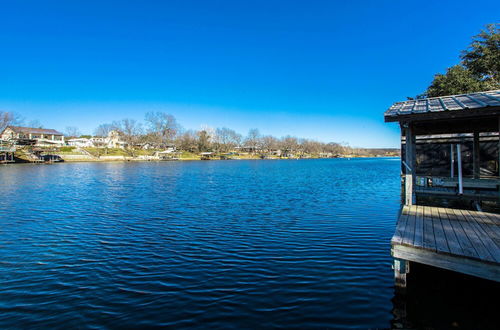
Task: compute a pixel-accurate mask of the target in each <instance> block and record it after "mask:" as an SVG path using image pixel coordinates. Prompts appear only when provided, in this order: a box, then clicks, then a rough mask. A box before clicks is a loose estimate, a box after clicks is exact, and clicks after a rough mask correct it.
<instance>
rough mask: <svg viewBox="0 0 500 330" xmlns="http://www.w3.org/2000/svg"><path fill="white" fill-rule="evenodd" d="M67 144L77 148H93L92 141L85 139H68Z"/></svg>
mask: <svg viewBox="0 0 500 330" xmlns="http://www.w3.org/2000/svg"><path fill="white" fill-rule="evenodd" d="M67 143H68V145H69V146H72V147H79V148H89V147H93V146H94V143H93V142H92V140H91V139H86V138H78V139H70V140H68V141H67Z"/></svg>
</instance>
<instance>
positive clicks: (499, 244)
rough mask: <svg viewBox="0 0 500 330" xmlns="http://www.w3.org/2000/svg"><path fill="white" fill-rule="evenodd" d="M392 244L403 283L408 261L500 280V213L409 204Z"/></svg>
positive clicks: (397, 278)
mask: <svg viewBox="0 0 500 330" xmlns="http://www.w3.org/2000/svg"><path fill="white" fill-rule="evenodd" d="M391 245H392V255H393V256H394V258H395V259H396V261H399V262H400V263H398V262H396V263H395V267H396V269H395V270H396V281H398V280H399V281H400V282H402V283H400V284H403V285H404V284H406V273H407V272H409V269H408V266H409V265H408V261H411V262H418V263H422V264H426V265H430V266H435V267H439V268H445V269H448V270H452V271H456V272H460V273H464V274H468V275H473V276H477V277H481V278H485V279H489V280H494V281H497V282H500V214H493V213H486V212H475V211H468V210H458V209H450V208H442V207H430V206H422V205H406V206H404V207H403V209H402V211H401V216H400V218H399V220H398V223H397V226H396V232H395V234H394V236H393V238H392V240H391ZM398 267H399V268H398ZM398 273H399V274H398Z"/></svg>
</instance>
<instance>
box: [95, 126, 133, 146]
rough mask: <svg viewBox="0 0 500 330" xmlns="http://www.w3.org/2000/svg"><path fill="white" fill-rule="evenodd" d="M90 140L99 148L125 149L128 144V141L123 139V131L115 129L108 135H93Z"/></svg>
mask: <svg viewBox="0 0 500 330" xmlns="http://www.w3.org/2000/svg"><path fill="white" fill-rule="evenodd" d="M90 141H91V142H92V144H93V145H94V146H95V147H97V148H120V149H125V148H126V147H127V146H128V143H127V142H125V141H123V140H122V139H121V133H120V132H118V131H114V130H113V131H111V132H109V133H108V136H106V137H93V138H91V139H90Z"/></svg>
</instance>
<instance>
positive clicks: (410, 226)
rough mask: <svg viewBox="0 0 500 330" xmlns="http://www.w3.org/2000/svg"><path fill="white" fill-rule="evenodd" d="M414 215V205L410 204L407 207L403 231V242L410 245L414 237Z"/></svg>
mask: <svg viewBox="0 0 500 330" xmlns="http://www.w3.org/2000/svg"><path fill="white" fill-rule="evenodd" d="M415 216H416V206H415V205H412V206H410V207H409V208H408V220H407V223H406V228H405V231H404V233H403V244H408V245H412V244H413V239H414V237H415Z"/></svg>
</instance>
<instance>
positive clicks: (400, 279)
mask: <svg viewBox="0 0 500 330" xmlns="http://www.w3.org/2000/svg"><path fill="white" fill-rule="evenodd" d="M409 272H410V262H409V261H407V260H403V259H394V284H395V285H396V288H400V289H405V288H406V274H408V273H409Z"/></svg>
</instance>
